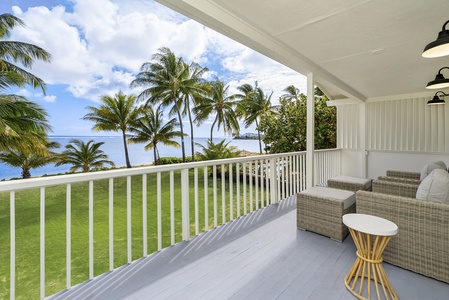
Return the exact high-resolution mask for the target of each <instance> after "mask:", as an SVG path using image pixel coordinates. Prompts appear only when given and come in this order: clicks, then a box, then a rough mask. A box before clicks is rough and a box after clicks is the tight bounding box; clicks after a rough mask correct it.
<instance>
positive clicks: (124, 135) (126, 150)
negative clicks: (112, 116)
mask: <svg viewBox="0 0 449 300" xmlns="http://www.w3.org/2000/svg"><path fill="white" fill-rule="evenodd" d="M122 135H123V146H124V147H125V160H126V167H127V168H128V169H130V168H131V163H130V162H129V154H128V145H127V144H126V133H125V131H122Z"/></svg>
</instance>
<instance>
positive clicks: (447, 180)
mask: <svg viewBox="0 0 449 300" xmlns="http://www.w3.org/2000/svg"><path fill="white" fill-rule="evenodd" d="M416 199H421V200H428V201H435V202H443V203H449V173H448V172H447V171H446V170H443V169H434V170H433V171H432V172H430V174H429V175H428V176H427V177H426V178H424V180H423V181H422V182H421V184H420V185H419V187H418V190H417V192H416Z"/></svg>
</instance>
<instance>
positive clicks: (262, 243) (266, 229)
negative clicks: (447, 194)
mask: <svg viewBox="0 0 449 300" xmlns="http://www.w3.org/2000/svg"><path fill="white" fill-rule="evenodd" d="M295 209H296V202H295V199H294V198H291V199H287V200H284V201H282V202H281V203H280V204H277V205H272V206H269V207H266V208H264V209H261V210H259V211H257V212H255V213H252V214H250V215H248V216H246V217H243V218H240V219H238V220H236V221H233V222H230V223H228V224H226V225H224V226H221V227H218V228H216V229H213V230H211V231H209V232H207V233H204V234H201V235H199V236H197V237H195V238H193V239H192V240H191V241H189V242H182V243H179V244H177V245H175V246H172V247H169V248H167V249H165V250H163V251H161V252H158V253H155V254H152V255H150V256H149V257H147V258H144V259H141V260H139V261H136V262H134V263H132V264H130V265H127V266H125V267H122V268H120V269H118V270H115V271H113V272H111V273H107V274H104V275H102V276H100V277H98V278H95V279H94V280H92V281H90V282H86V283H83V284H81V285H79V286H77V287H74V288H72V289H71V290H70V291H65V292H63V293H61V294H58V295H55V296H54V297H51V299H108V300H109V299H355V297H353V296H352V295H351V294H350V293H349V292H348V291H347V290H346V288H345V286H344V283H343V278H344V277H345V275H346V274H347V273H348V272H349V270H350V268H351V266H352V264H353V262H354V260H355V256H356V255H355V246H354V244H353V242H352V238H351V237H350V236H348V237H347V238H346V240H345V241H344V242H343V243H339V242H336V241H333V240H331V239H329V238H326V237H323V236H320V235H318V234H314V233H311V232H307V231H301V230H298V229H296V211H295ZM384 267H385V270H386V272H387V275H388V276H389V278H390V281H391V282H392V285H393V287H394V288H395V290H396V292H397V293H398V295H399V298H400V299H449V285H448V284H445V283H442V282H439V281H436V280H433V279H430V278H427V277H424V276H421V275H418V274H415V273H412V272H409V271H406V270H404V269H401V268H398V267H395V266H392V265H389V264H385V263H384ZM442 267H448V266H442Z"/></svg>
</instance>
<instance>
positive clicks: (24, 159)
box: [0, 140, 60, 179]
mask: <svg viewBox="0 0 449 300" xmlns="http://www.w3.org/2000/svg"><path fill="white" fill-rule="evenodd" d="M45 146H46V149H45V153H42V151H30V150H28V149H24V148H18V149H14V148H9V149H8V150H6V151H0V161H2V162H3V163H5V164H7V165H10V166H12V167H19V168H21V169H22V178H23V179H27V178H30V177H31V173H30V170H31V169H36V168H40V167H43V166H45V165H47V164H49V163H52V162H57V161H58V159H59V154H58V153H56V152H53V151H51V150H50V149H54V148H59V147H60V145H59V143H57V142H50V141H48V140H47V142H46V144H45Z"/></svg>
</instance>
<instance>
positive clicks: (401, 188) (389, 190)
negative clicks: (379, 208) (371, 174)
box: [373, 179, 419, 198]
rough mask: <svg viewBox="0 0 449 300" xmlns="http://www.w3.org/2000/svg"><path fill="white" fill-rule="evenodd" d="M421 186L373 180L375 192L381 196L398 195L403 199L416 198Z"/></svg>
mask: <svg viewBox="0 0 449 300" xmlns="http://www.w3.org/2000/svg"><path fill="white" fill-rule="evenodd" d="M418 187H419V185H417V184H406V183H400V182H392V181H384V180H378V179H376V180H373V192H374V193H380V194H388V195H396V196H402V197H410V198H416V191H417V190H418Z"/></svg>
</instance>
